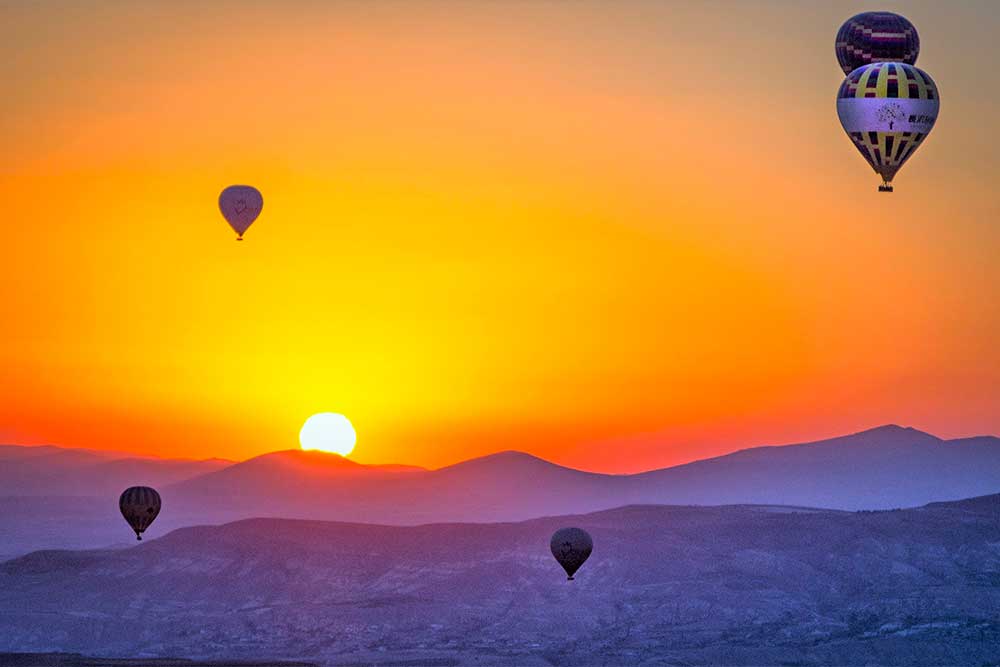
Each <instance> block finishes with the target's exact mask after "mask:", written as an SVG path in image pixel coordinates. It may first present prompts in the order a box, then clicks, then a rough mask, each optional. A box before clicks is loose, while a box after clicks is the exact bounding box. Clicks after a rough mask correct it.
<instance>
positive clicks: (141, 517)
mask: <svg viewBox="0 0 1000 667" xmlns="http://www.w3.org/2000/svg"><path fill="white" fill-rule="evenodd" d="M118 509H120V510H121V512H122V516H123V517H125V520H126V521H128V525H130V526H132V530H134V531H135V539H137V540H141V539H142V533H143V531H145V530H146V529H147V528H149V524H151V523H153V519H155V518H156V515H157V514H159V513H160V494H159V493H157V492H156V489H153V488H150V487H148V486H130V487H129V488H127V489H125V490H124V491H122V495H121V497H119V498H118Z"/></svg>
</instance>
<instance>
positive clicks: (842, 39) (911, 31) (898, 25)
mask: <svg viewBox="0 0 1000 667" xmlns="http://www.w3.org/2000/svg"><path fill="white" fill-rule="evenodd" d="M836 50H837V62H839V63H840V68H841V69H842V70H844V74H850V73H851V72H853V71H854V70H856V69H857V68H859V67H862V66H864V65H868V64H871V63H877V62H901V63H906V64H907V65H912V64H914V63H915V62H917V56H918V55H919V54H920V37H919V36H918V35H917V29H916V28H914V27H913V24H912V23H910V22H909V21H908V20H906V18H905V17H902V16H900V15H899V14H893V13H892V12H864V13H863V14H858V15H857V16H852V17H851V18H849V19H847V21H845V22H844V25H842V26H840V30H839V31H837V43H836Z"/></svg>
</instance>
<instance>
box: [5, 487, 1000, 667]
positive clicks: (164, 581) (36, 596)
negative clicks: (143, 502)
mask: <svg viewBox="0 0 1000 667" xmlns="http://www.w3.org/2000/svg"><path fill="white" fill-rule="evenodd" d="M565 525H577V526H580V527H583V528H586V529H587V530H588V531H590V532H591V534H592V535H593V536H594V542H595V550H594V554H593V556H592V557H591V560H590V561H589V562H588V563H587V564H586V565H585V566H584V568H583V569H582V570H581V571H580V573H579V574H578V575H577V580H576V581H574V582H567V581H566V579H565V576H564V575H563V574H562V571H561V570H560V569H559V567H558V565H557V564H556V563H555V562H554V561H553V560H552V558H551V556H550V555H549V553H548V538H549V536H550V534H551V533H552V532H553V531H554V530H555V529H556V528H558V527H561V526H565ZM3 651H8V652H14V651H38V652H43V651H66V652H77V653H83V654H90V655H105V656H129V655H132V656H137V655H138V656H146V657H155V656H184V657H189V658H197V659H224V658H225V659H232V660H238V659H258V660H260V659H296V660H304V661H311V662H318V663H323V664H329V665H338V664H375V665H380V664H381V665H389V664H414V665H416V664H436V665H458V664H483V665H489V664H517V665H531V664H538V665H542V664H554V665H578V664H626V663H627V664H688V665H708V664H712V665H717V664H723V665H727V664H728V665H745V664H789V665H814V664H815V665H820V664H844V665H848V664H859V665H860V664H879V665H932V664H933V665H939V664H952V665H960V664H968V665H982V664H996V663H997V662H998V661H1000V496H989V497H983V498H975V499H971V500H968V501H961V502H952V503H937V504H931V505H928V506H926V507H921V508H918V509H908V510H900V511H884V512H858V513H854V512H843V511H834V510H818V511H817V510H808V509H796V508H789V507H769V506H725V507H663V506H632V507H624V508H620V509H613V510H607V511H602V512H596V513H592V514H586V515H581V516H571V517H557V518H542V519H534V520H530V521H523V522H517V523H497V524H435V525H425V526H415V527H400V526H378V525H364V524H350V523H332V522H318V521H298V520H277V519H253V520H246V521H239V522H235V523H230V524H227V525H223V526H216V527H192V528H184V529H181V530H177V531H174V532H172V533H170V534H169V535H166V536H165V537H163V538H160V539H157V540H154V541H150V542H147V543H144V544H142V545H141V546H138V547H134V548H129V549H124V550H114V551H83V552H81V551H72V552H66V551H62V552H53V551H49V552H37V553H32V554H29V555H27V556H24V557H21V558H18V559H15V560H12V561H9V562H7V563H4V564H2V565H0V652H3Z"/></svg>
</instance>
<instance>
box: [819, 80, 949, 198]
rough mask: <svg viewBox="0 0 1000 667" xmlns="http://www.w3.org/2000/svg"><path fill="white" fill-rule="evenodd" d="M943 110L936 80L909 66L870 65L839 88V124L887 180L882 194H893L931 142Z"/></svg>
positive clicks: (880, 187)
mask: <svg viewBox="0 0 1000 667" xmlns="http://www.w3.org/2000/svg"><path fill="white" fill-rule="evenodd" d="M939 107H940V96H939V95H938V90H937V86H936V85H935V84H934V80H933V79H931V77H930V75H928V74H927V72H925V71H923V70H922V69H918V68H917V67H914V66H913V65H907V64H905V63H872V64H871V65H865V66H864V67H859V68H858V69H856V70H854V71H853V72H851V73H850V74H849V75H848V76H847V78H846V79H844V82H843V83H842V84H840V90H839V91H838V93H837V115H838V116H840V124H841V125H843V126H844V131H845V132H847V136H849V137H850V138H851V141H853V142H854V145H855V147H857V149H858V151H860V153H861V155H862V157H864V158H865V160H867V161H868V164H870V165H871V166H872V169H874V170H875V172H876V173H877V174H879V175H880V176H881V177H882V185H880V186H879V191H880V192H892V185H891V183H892V178H893V176H895V175H896V172H897V171H899V168H900V167H902V166H903V163H904V162H906V161H907V160H908V159H909V157H910V156H911V155H913V152H914V151H916V150H917V148H919V147H920V145H921V144H922V143H923V142H924V140H925V139H926V138H927V134H928V133H929V132H930V131H931V129H932V128H933V127H934V123H935V121H936V120H937V116H938V109H939Z"/></svg>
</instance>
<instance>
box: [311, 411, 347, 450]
mask: <svg viewBox="0 0 1000 667" xmlns="http://www.w3.org/2000/svg"><path fill="white" fill-rule="evenodd" d="M357 439H358V436H357V434H356V433H355V432H354V427H353V426H351V420H349V419H348V418H347V417H345V416H344V415H341V414H337V413H336V412H320V413H317V414H315V415H313V416H312V417H310V418H309V419H307V420H306V423H305V424H303V425H302V430H301V431H299V444H300V445H301V446H302V449H318V450H319V451H321V452H331V453H333V454H340V455H341V456H347V455H348V454H350V453H351V452H352V451H354V443H355V442H356V441H357Z"/></svg>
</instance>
